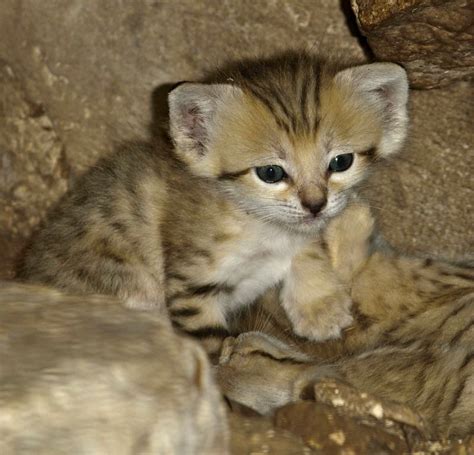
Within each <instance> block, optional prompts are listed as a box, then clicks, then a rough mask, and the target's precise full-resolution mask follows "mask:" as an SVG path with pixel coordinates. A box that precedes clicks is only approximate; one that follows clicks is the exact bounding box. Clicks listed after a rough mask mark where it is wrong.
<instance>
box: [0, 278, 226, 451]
mask: <svg viewBox="0 0 474 455" xmlns="http://www.w3.org/2000/svg"><path fill="white" fill-rule="evenodd" d="M0 320H1V325H0V357H1V364H0V453H1V454H2V455H14V454H15V455H16V454H20V453H21V454H33V453H34V454H44V455H46V454H48V455H49V454H58V455H59V454H64V455H66V454H68V455H69V454H91V455H92V454H106V453H109V454H117V455H128V454H130V455H132V454H145V453H147V454H151V453H154V454H176V455H181V454H196V455H198V454H203V453H206V454H207V453H209V454H214V455H221V454H225V453H227V426H226V417H225V410H224V406H223V403H222V401H221V398H220V394H219V392H218V390H217V388H216V385H215V383H214V380H213V378H212V374H211V367H210V365H209V361H208V360H207V356H206V354H205V352H204V350H203V349H202V348H201V347H200V346H199V345H198V343H196V342H194V341H193V340H190V339H185V338H183V337H178V336H176V335H175V334H173V332H172V329H171V327H170V325H169V323H167V321H163V318H161V317H160V316H159V315H154V314H150V313H148V312H137V311H131V310H129V309H125V308H123V307H122V306H121V305H120V303H118V302H117V301H116V300H115V299H113V298H110V297H109V298H107V297H99V296H88V297H77V296H66V295H64V294H61V293H60V292H58V291H55V290H52V289H48V288H45V287H39V286H25V285H23V286H22V285H18V284H14V283H8V284H7V283H0Z"/></svg>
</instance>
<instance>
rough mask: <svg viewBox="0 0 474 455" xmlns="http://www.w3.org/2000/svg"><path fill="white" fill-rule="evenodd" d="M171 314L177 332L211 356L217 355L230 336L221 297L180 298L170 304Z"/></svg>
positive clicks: (171, 300)
mask: <svg viewBox="0 0 474 455" xmlns="http://www.w3.org/2000/svg"><path fill="white" fill-rule="evenodd" d="M168 311H169V314H170V317H171V320H172V323H173V325H174V327H175V328H176V329H178V330H179V331H181V332H184V333H186V334H188V335H190V336H192V337H193V338H197V339H199V341H200V342H201V344H202V345H203V346H204V349H205V350H206V351H207V353H208V354H210V355H215V354H217V353H218V352H219V351H220V349H221V345H222V342H223V341H224V339H225V338H226V337H228V336H229V335H230V332H229V326H228V323H227V320H226V318H225V312H224V308H223V306H222V304H221V303H220V302H219V300H218V295H214V294H213V293H212V292H209V293H208V294H207V295H206V294H204V292H203V293H202V294H199V295H192V294H180V295H176V296H174V297H171V298H170V299H169V300H168Z"/></svg>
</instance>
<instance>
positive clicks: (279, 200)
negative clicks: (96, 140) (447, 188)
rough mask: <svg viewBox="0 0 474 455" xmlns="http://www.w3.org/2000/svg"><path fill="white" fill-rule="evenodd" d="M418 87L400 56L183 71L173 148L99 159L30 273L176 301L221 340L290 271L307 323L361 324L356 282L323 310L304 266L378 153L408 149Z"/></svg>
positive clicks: (307, 332)
mask: <svg viewBox="0 0 474 455" xmlns="http://www.w3.org/2000/svg"><path fill="white" fill-rule="evenodd" d="M406 101H407V81H406V75H405V72H404V71H403V70H402V69H401V68H399V67H398V66H396V65H393V64H382V63H380V64H372V65H362V66H359V67H350V68H340V67H338V66H335V65H332V64H328V63H326V62H324V61H321V60H318V59H316V58H314V57H312V56H309V55H305V54H298V55H293V54H289V55H284V56H282V57H276V58H273V59H268V60H264V61H261V62H250V63H247V64H246V65H245V64H242V65H239V66H236V67H230V68H229V69H228V71H227V72H224V73H223V75H220V76H218V77H216V78H215V80H212V81H210V82H209V81H208V82H207V83H184V84H182V85H180V86H178V87H177V88H175V89H174V90H173V91H172V92H171V93H170V95H169V106H170V134H171V138H172V140H173V146H172V147H170V146H167V145H166V144H164V143H160V144H157V145H155V146H146V145H141V146H135V147H131V148H128V149H124V150H122V151H121V152H119V153H118V154H116V155H114V156H112V157H110V158H108V159H105V160H103V161H102V162H100V163H99V165H98V166H97V167H96V168H94V169H93V170H92V171H91V172H90V173H89V174H88V175H87V176H86V177H85V178H84V179H83V181H82V184H80V185H79V186H78V187H77V189H76V190H75V191H74V192H73V193H72V194H71V195H70V196H69V198H68V199H66V201H65V202H64V203H63V204H62V205H61V206H60V207H59V208H58V210H57V211H56V212H55V214H53V216H52V218H51V220H50V221H49V223H48V224H47V226H46V227H45V229H44V230H43V231H42V232H41V233H40V234H39V236H38V237H37V239H36V240H35V242H34V244H33V246H32V248H31V249H30V251H29V253H28V254H27V256H26V259H25V265H24V267H23V269H22V273H21V275H20V276H21V277H23V278H26V279H28V280H30V281H37V282H43V283H48V284H53V285H55V286H58V287H60V288H62V289H67V290H72V291H79V292H100V293H106V294H113V295H117V296H118V297H119V298H121V299H123V300H125V301H127V302H128V304H129V305H131V306H138V307H155V308H162V309H163V308H164V307H165V304H166V306H167V307H168V309H169V314H170V316H171V317H172V319H173V321H174V322H175V325H176V326H178V327H180V328H182V329H183V330H185V331H187V332H188V333H190V334H192V335H194V336H198V337H205V338H209V339H210V341H211V344H214V342H213V341H212V340H213V339H215V338H217V339H219V338H220V337H221V336H223V335H224V334H225V333H226V332H227V329H228V324H229V319H230V318H231V317H232V313H234V312H235V311H236V310H237V309H238V308H241V307H243V306H245V305H248V304H250V303H252V302H253V301H254V300H255V298H257V297H258V296H259V295H261V294H262V293H263V292H264V291H265V290H266V289H269V288H270V287H272V286H274V285H275V284H277V283H279V282H283V283H284V284H283V286H284V287H285V289H286V292H285V294H284V299H283V301H282V304H283V307H284V308H285V309H286V311H287V312H288V315H289V317H290V319H291V320H292V322H293V324H294V327H295V330H296V332H297V333H299V334H300V335H302V336H307V337H309V338H312V339H324V338H329V337H335V336H338V335H339V334H340V330H341V328H342V327H344V326H347V325H348V324H349V323H350V322H351V317H350V314H349V300H348V299H347V296H336V298H334V299H333V305H332V306H325V308H324V309H323V310H321V308H318V307H317V306H316V305H315V302H321V301H322V299H321V295H320V290H318V289H311V290H308V292H304V293H299V294H298V292H297V290H298V289H300V288H299V287H298V286H295V282H297V281H299V280H301V275H302V272H301V269H302V268H301V267H299V268H298V266H297V264H298V262H299V261H303V262H308V261H309V262H313V263H314V264H320V262H321V257H320V256H318V255H317V254H315V252H314V240H315V239H316V238H317V237H318V235H319V231H320V229H321V228H322V227H323V226H324V225H325V223H326V222H327V220H329V219H330V218H332V217H333V216H335V215H336V214H337V213H339V212H340V211H341V210H343V208H344V206H345V205H346V203H347V200H348V199H349V198H350V196H351V194H352V193H353V188H354V187H355V186H356V185H357V184H358V183H359V182H361V181H363V179H364V178H365V176H366V174H367V171H368V170H369V168H370V167H371V163H372V162H373V160H374V159H376V158H380V157H385V156H388V155H390V154H392V153H395V152H396V151H398V149H399V148H400V146H401V144H402V142H403V139H404V137H405V134H406V122H407V116H406ZM316 267H320V266H319V265H317V266H316ZM298 270H299V271H298ZM303 275H304V273H303ZM334 279H336V280H337V278H334ZM321 289H322V290H323V291H324V292H326V289H325V288H324V287H322V288H321ZM310 291H311V292H310ZM308 322H312V323H308ZM218 341H219V340H218Z"/></svg>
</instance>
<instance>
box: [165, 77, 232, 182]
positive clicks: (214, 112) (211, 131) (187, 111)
mask: <svg viewBox="0 0 474 455" xmlns="http://www.w3.org/2000/svg"><path fill="white" fill-rule="evenodd" d="M239 93H240V89H239V88H238V87H235V86H233V85H230V84H200V83H184V84H181V85H179V86H178V87H176V88H175V89H174V90H172V91H171V92H170V93H169V95H168V103H169V114H170V133H171V138H172V139H173V142H174V145H175V152H176V154H177V155H178V156H179V157H180V158H181V160H182V161H184V162H185V163H186V164H187V165H188V166H190V168H191V170H192V171H193V172H194V173H196V174H198V175H203V176H210V175H212V174H213V173H212V169H211V168H212V157H210V156H209V155H210V154H211V148H212V147H211V145H212V141H213V137H214V136H215V134H216V130H217V129H218V124H219V121H218V120H219V115H220V114H221V113H222V110H223V109H226V108H230V106H229V105H230V104H231V102H232V100H233V99H235V97H236V96H237V95H238V94H239Z"/></svg>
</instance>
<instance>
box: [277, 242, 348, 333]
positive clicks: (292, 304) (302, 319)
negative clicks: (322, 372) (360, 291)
mask: <svg viewBox="0 0 474 455" xmlns="http://www.w3.org/2000/svg"><path fill="white" fill-rule="evenodd" d="M280 299H281V303H282V306H283V308H284V309H285V311H286V313H287V315H288V318H289V319H290V321H291V323H292V325H293V329H294V332H295V333H296V334H297V335H299V336H302V337H304V338H308V339H310V340H314V341H323V340H327V339H330V338H338V337H339V336H340V335H341V331H342V329H343V328H345V327H347V326H349V325H350V324H351V323H352V321H353V319H352V316H351V312H350V309H351V304H352V301H351V298H350V296H349V294H348V290H347V289H346V287H345V286H344V285H343V284H342V283H341V282H340V280H339V279H338V277H337V276H336V274H335V273H334V271H333V270H332V268H331V265H330V263H329V260H328V259H327V258H326V256H325V253H324V252H323V251H322V248H321V247H320V246H319V245H317V244H315V243H313V244H311V245H310V246H309V247H308V248H307V249H306V250H305V251H303V252H302V253H300V254H299V255H298V256H297V257H295V258H294V260H293V263H292V266H291V270H290V273H289V275H288V276H287V277H286V279H285V281H284V283H283V288H282V291H281V294H280Z"/></svg>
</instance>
